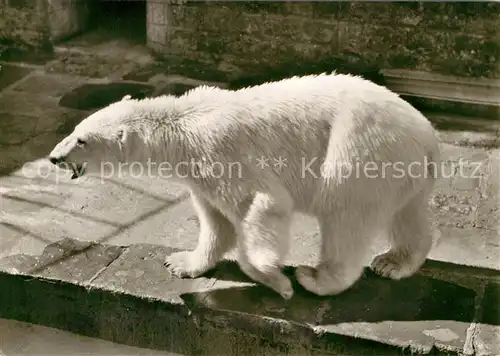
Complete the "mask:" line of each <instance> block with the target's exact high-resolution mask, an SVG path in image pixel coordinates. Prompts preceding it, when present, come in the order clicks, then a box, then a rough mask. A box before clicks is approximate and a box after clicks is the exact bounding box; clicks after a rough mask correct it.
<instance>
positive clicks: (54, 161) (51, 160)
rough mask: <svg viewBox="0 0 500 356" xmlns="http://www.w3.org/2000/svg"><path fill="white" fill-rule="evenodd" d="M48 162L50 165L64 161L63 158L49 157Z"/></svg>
mask: <svg viewBox="0 0 500 356" xmlns="http://www.w3.org/2000/svg"><path fill="white" fill-rule="evenodd" d="M49 161H50V163H52V164H58V163H61V162H63V161H64V157H59V158H57V157H49Z"/></svg>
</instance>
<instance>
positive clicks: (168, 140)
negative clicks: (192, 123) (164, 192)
mask: <svg viewBox="0 0 500 356" xmlns="http://www.w3.org/2000/svg"><path fill="white" fill-rule="evenodd" d="M174 129H175V128H174ZM172 131H173V130H172ZM195 136H196V135H195V134H193V133H192V132H190V133H186V132H184V130H179V128H176V129H175V132H171V130H167V131H166V132H162V133H158V134H155V135H154V137H150V136H148V135H144V137H142V136H139V137H136V140H134V141H135V144H133V145H130V147H129V148H128V149H127V150H126V152H124V157H123V161H125V162H127V164H128V165H132V164H133V165H135V166H136V167H135V169H134V172H135V171H136V170H139V171H140V172H139V173H138V174H145V175H147V176H153V177H155V176H156V177H162V178H176V179H197V178H199V176H200V165H201V164H202V162H203V159H204V157H203V154H202V152H199V148H198V147H199V143H200V142H201V140H202V138H201V137H195ZM141 172H143V173H141Z"/></svg>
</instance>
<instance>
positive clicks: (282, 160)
mask: <svg viewBox="0 0 500 356" xmlns="http://www.w3.org/2000/svg"><path fill="white" fill-rule="evenodd" d="M274 162H275V163H274V168H278V169H282V168H283V167H286V158H283V157H281V156H279V158H277V159H276V158H275V159H274Z"/></svg>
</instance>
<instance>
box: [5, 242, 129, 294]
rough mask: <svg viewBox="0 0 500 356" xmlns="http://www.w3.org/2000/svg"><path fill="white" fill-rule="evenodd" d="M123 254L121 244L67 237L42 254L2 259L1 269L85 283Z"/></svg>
mask: <svg viewBox="0 0 500 356" xmlns="http://www.w3.org/2000/svg"><path fill="white" fill-rule="evenodd" d="M121 253H122V248H121V247H120V246H111V245H108V246H105V245H97V244H93V243H90V242H83V241H77V240H71V239H63V240H60V241H58V242H56V243H53V244H50V245H48V246H47V247H46V248H45V249H44V251H43V253H42V254H41V255H40V256H30V255H11V256H8V257H5V258H2V259H1V260H0V270H2V271H6V272H9V273H13V274H25V275H31V276H42V277H46V278H51V279H56V280H64V281H68V282H71V283H75V284H82V283H85V282H89V281H90V280H91V279H92V278H93V277H94V276H95V275H97V274H98V273H99V272H100V271H101V270H102V269H103V268H104V267H105V266H107V265H108V264H109V263H111V262H112V261H113V260H115V259H116V258H117V257H118V256H119V255H120V254H121Z"/></svg>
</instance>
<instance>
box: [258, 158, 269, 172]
mask: <svg viewBox="0 0 500 356" xmlns="http://www.w3.org/2000/svg"><path fill="white" fill-rule="evenodd" d="M267 161H269V158H266V157H264V156H261V157H260V158H257V167H259V168H260V169H264V168H266V167H267V166H269V163H267Z"/></svg>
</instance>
